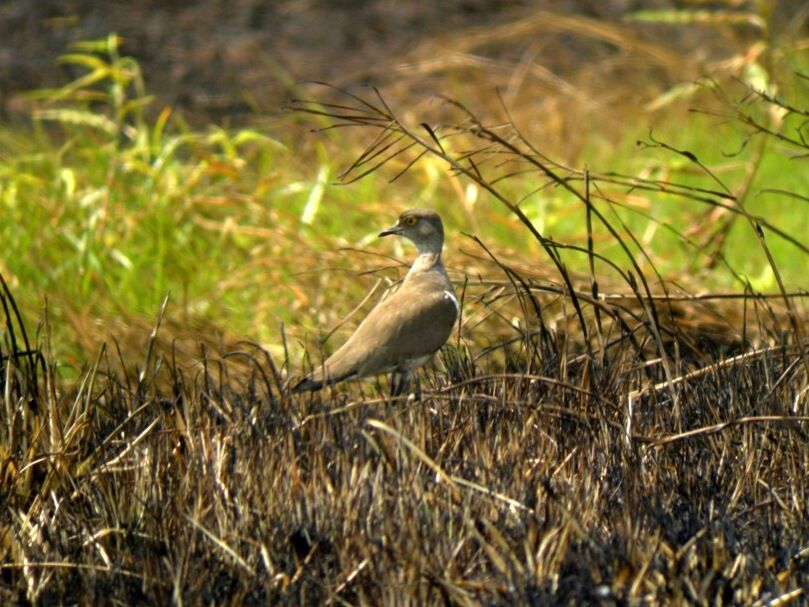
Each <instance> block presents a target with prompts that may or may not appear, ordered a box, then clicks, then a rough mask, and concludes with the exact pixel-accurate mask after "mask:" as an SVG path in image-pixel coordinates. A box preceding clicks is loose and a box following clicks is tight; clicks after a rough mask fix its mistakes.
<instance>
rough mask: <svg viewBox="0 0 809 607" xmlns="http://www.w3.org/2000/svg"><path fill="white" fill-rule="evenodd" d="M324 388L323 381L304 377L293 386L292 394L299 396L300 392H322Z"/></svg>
mask: <svg viewBox="0 0 809 607" xmlns="http://www.w3.org/2000/svg"><path fill="white" fill-rule="evenodd" d="M322 387H323V382H322V381H320V380H318V379H312V378H311V377H304V378H303V379H302V380H300V381H299V382H298V383H297V384H295V385H294V386H292V393H293V394H298V393H300V392H314V391H315V390H320V389H321V388H322Z"/></svg>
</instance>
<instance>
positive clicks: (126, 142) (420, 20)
mask: <svg viewBox="0 0 809 607" xmlns="http://www.w3.org/2000/svg"><path fill="white" fill-rule="evenodd" d="M806 19H807V11H806V6H805V5H804V4H803V3H799V2H730V1H728V2H716V3H712V4H711V5H710V7H708V6H707V5H705V4H704V3H699V2H695V3H688V2H685V3H674V2H642V1H639V2H626V1H617V0H616V1H613V2H603V3H592V2H585V1H580V2H576V1H570V2H537V1H534V2H531V1H527V0H526V1H523V2H503V1H494V0H467V1H460V0H457V1H452V2H446V3H441V7H440V8H439V7H438V6H437V4H436V3H433V2H426V1H423V2H409V3H393V2H385V1H383V0H378V1H367V2H352V1H343V2H325V1H324V2H319V1H315V0H312V1H310V2H304V1H294V0H286V1H280V2H258V1H248V0H241V1H239V2H234V3H228V4H227V5H224V4H222V3H218V2H209V1H203V2H197V3H193V6H189V5H187V4H186V3H180V2H169V1H163V2H159V1H154V2H145V3H139V4H137V5H135V4H132V5H129V3H115V4H108V3H101V2H91V1H75V2H69V3H65V2H36V3H29V2H26V1H23V0H11V1H7V2H5V3H4V4H3V5H2V6H0V39H2V40H3V41H4V42H3V43H2V47H1V48H0V91H1V92H0V118H1V119H2V121H1V122H0V213H2V222H0V242H2V250H3V255H2V256H0V274H2V276H3V277H4V278H5V280H6V282H7V283H8V285H9V288H10V289H11V292H12V293H13V294H14V296H15V298H16V300H17V302H18V304H19V305H20V307H21V308H22V310H23V313H24V316H25V317H26V319H27V320H28V322H29V324H30V325H31V326H32V327H33V326H36V323H37V322H39V323H40V324H39V334H40V340H41V339H43V336H44V325H43V324H42V323H43V320H44V319H45V309H46V308H47V317H48V319H49V322H50V324H51V326H52V337H51V347H52V348H53V350H54V352H55V354H56V356H57V358H58V359H59V360H61V361H63V362H64V363H65V364H66V366H65V369H64V372H65V373H66V374H68V375H70V374H71V373H72V372H74V371H75V369H77V368H79V367H80V366H81V365H82V364H83V363H84V361H86V360H88V359H92V358H93V357H94V356H95V354H96V352H97V351H98V349H99V347H100V344H101V343H103V342H107V343H109V342H110V341H115V342H117V343H118V345H119V347H120V350H121V352H122V353H123V358H124V359H125V364H129V363H130V362H132V361H135V360H137V359H138V357H139V356H140V354H139V352H140V351H141V348H142V345H143V344H144V343H145V341H146V339H147V336H148V329H149V327H150V326H151V324H152V322H153V318H154V315H155V314H156V312H157V310H158V308H159V306H160V302H161V301H162V299H163V297H164V296H165V295H166V294H167V293H168V294H170V304H169V307H168V316H167V320H166V325H165V327H164V331H166V334H167V336H168V337H167V339H169V341H173V342H174V343H175V344H176V347H177V350H178V351H179V352H181V353H182V352H187V353H189V354H190V355H193V354H194V353H195V352H196V351H197V345H196V344H197V343H198V342H200V341H202V342H207V343H210V344H213V345H214V347H218V348H221V349H227V348H228V347H231V346H232V345H233V344H236V343H237V342H238V341H239V340H249V341H255V342H258V343H260V344H262V345H263V346H265V347H267V348H268V349H269V350H270V351H271V352H272V353H274V354H278V355H284V354H285V350H284V347H283V345H282V335H283V336H285V337H286V339H287V340H288V347H290V348H292V360H293V364H298V363H299V361H300V357H301V350H302V346H303V345H309V346H311V345H313V344H316V343H317V341H316V338H317V337H318V336H320V335H323V334H325V333H327V332H329V331H330V330H331V329H332V328H334V327H335V326H337V325H338V323H339V322H340V321H341V320H342V319H343V318H344V317H345V316H346V315H347V314H348V313H349V312H350V311H351V310H352V309H353V308H354V306H355V305H356V304H357V303H358V302H359V301H361V300H362V297H363V296H364V294H365V293H367V291H368V290H370V289H371V288H372V287H373V286H374V285H375V283H376V282H377V280H379V276H384V277H386V278H387V279H393V278H395V277H396V275H397V272H401V268H398V269H391V267H392V266H393V265H394V264H393V262H392V261H391V259H390V256H395V257H396V258H398V259H400V260H402V261H403V262H406V261H407V259H408V258H409V255H410V251H408V250H407V249H406V248H401V247H400V245H396V244H392V243H390V242H378V241H376V240H375V238H374V236H375V234H376V233H377V232H378V231H379V229H380V228H381V227H384V226H387V225H389V224H391V223H393V222H394V221H395V218H396V216H397V215H398V213H399V212H400V211H401V210H403V209H404V208H407V207H411V206H430V207H433V208H436V209H438V210H439V211H441V212H442V214H443V215H444V219H445V224H446V226H447V232H448V237H449V241H448V245H447V249H446V254H445V255H446V259H447V265H448V267H449V269H450V271H451V273H452V275H453V277H454V278H456V279H457V280H458V281H459V283H462V282H463V280H464V277H477V276H490V277H494V276H496V277H498V278H500V276H497V275H496V270H495V269H494V268H493V267H492V266H491V265H490V264H488V265H487V264H486V263H484V262H483V261H481V260H480V259H479V258H480V257H481V251H480V250H479V249H477V248H476V246H475V245H474V243H473V242H472V241H471V240H470V239H468V238H467V237H465V236H463V234H462V233H471V234H474V235H476V236H478V237H479V238H480V239H481V240H482V241H483V242H485V243H486V245H487V246H488V247H490V248H491V249H492V250H493V251H495V252H497V254H498V255H500V256H502V258H503V259H508V260H512V261H513V262H514V263H516V264H522V265H524V266H527V267H532V268H537V269H538V271H540V272H541V269H542V268H544V267H545V266H549V265H550V264H548V261H547V259H546V258H545V257H544V254H543V252H542V251H541V250H540V249H539V247H538V246H537V245H536V243H534V242H533V241H532V239H531V237H530V234H528V232H527V231H526V230H525V229H524V228H523V227H521V226H520V225H519V224H518V223H517V222H516V220H515V219H514V218H513V217H512V216H510V215H509V213H508V211H507V210H506V209H504V208H503V207H502V206H501V205H500V204H499V203H498V202H497V201H495V200H493V199H492V198H491V197H489V196H488V195H487V194H486V193H484V192H481V191H479V190H478V189H477V188H475V187H474V186H473V185H472V184H470V183H468V182H466V181H465V180H464V179H462V178H459V177H458V176H455V175H453V174H452V173H451V172H450V171H448V170H447V167H446V165H445V164H444V163H442V162H441V161H439V160H437V159H434V158H429V157H427V158H424V159H422V160H421V161H420V162H418V163H417V164H416V165H414V166H413V167H412V168H411V170H410V171H408V172H407V173H406V174H405V175H404V176H402V177H401V178H399V179H397V180H396V181H395V182H393V183H391V182H390V180H391V178H392V177H393V176H394V175H396V173H397V172H398V170H401V169H402V168H404V166H405V164H406V162H405V159H404V158H403V159H401V160H397V161H395V162H394V163H393V165H392V166H390V167H386V168H384V169H382V170H381V171H379V172H377V173H374V174H371V175H369V176H368V177H366V178H364V179H362V180H360V181H358V182H355V183H351V184H341V183H340V179H339V175H340V173H341V171H342V170H343V169H345V168H346V167H347V166H349V165H350V164H351V162H352V161H353V160H354V159H355V158H356V157H357V156H358V155H359V154H361V153H362V151H363V149H364V146H366V145H367V144H368V143H369V140H370V138H371V137H372V133H369V132H364V131H363V130H361V129H359V130H346V129H331V130H317V129H320V128H322V127H325V126H327V125H328V122H327V121H326V120H320V119H317V118H316V117H313V116H311V115H303V114H300V113H296V112H291V111H288V110H286V109H285V106H286V105H287V103H288V102H289V100H291V99H295V98H307V99H316V100H317V99H328V98H330V97H329V95H330V93H329V91H328V90H327V89H324V88H323V87H318V86H313V85H311V84H307V81H310V80H319V81H327V82H329V83H331V84H334V85H336V86H339V87H342V88H344V89H346V90H347V91H350V92H351V93H352V94H356V95H360V96H363V97H367V98H369V99H373V98H374V93H373V91H372V90H371V89H370V88H369V85H373V86H376V87H378V88H379V90H380V91H381V92H382V94H383V95H384V96H385V99H386V100H387V101H388V102H389V103H390V104H391V106H392V107H394V108H395V110H396V111H397V113H398V114H399V115H400V116H401V117H402V118H403V119H404V120H406V121H409V122H411V123H413V124H416V125H417V124H419V123H420V122H429V123H431V124H435V123H437V122H440V121H441V120H442V119H445V118H446V116H447V114H446V107H445V105H444V104H442V102H441V99H440V97H439V96H442V95H443V96H447V97H450V98H452V99H455V100H458V101H460V102H462V103H463V104H465V106H466V107H468V108H469V109H470V110H471V111H473V112H474V113H475V114H476V115H477V116H479V117H481V119H483V120H485V121H486V122H487V123H489V124H494V123H496V122H497V121H502V120H504V119H505V118H506V117H508V118H510V119H512V120H513V121H514V123H515V125H516V126H517V127H518V128H519V130H520V132H521V133H522V134H523V135H525V137H526V138H527V139H529V140H530V141H531V142H532V143H533V144H534V145H535V146H536V147H537V148H538V150H539V151H541V152H542V153H543V154H545V155H546V156H547V157H549V158H552V159H553V160H554V161H557V162H559V163H563V164H565V165H567V166H570V167H572V168H575V169H583V168H585V167H587V168H588V169H589V170H591V171H592V172H593V173H594V174H601V175H606V174H611V173H616V174H622V175H628V176H636V177H642V178H645V179H658V180H661V181H666V182H668V181H671V182H676V183H680V184H688V185H690V186H693V187H697V188H706V189H712V190H716V189H721V188H719V187H718V185H717V181H721V182H722V184H724V186H726V187H727V189H728V191H729V193H732V194H733V195H734V196H737V197H738V198H739V200H740V201H741V202H742V203H743V204H744V207H745V209H746V210H747V211H748V212H749V213H751V214H754V215H760V216H761V217H763V218H766V219H767V221H769V222H770V223H771V224H772V225H773V226H775V227H777V228H779V229H782V230H783V231H784V232H786V233H787V234H789V235H791V236H792V238H793V239H794V240H795V241H798V242H803V243H804V244H805V243H806V241H807V238H806V236H807V234H809V204H807V196H809V171H807V169H806V152H807V149H806V145H805V144H804V143H803V141H805V140H802V137H803V135H805V134H806V129H805V128H804V125H803V122H802V120H803V117H802V116H800V112H796V113H795V115H788V114H787V113H785V112H783V111H781V110H779V108H778V107H776V106H774V105H772V104H769V105H768V104H766V103H760V101H761V100H760V99H759V103H753V102H752V100H751V90H757V91H763V92H765V93H766V94H768V95H773V96H777V97H778V98H779V99H783V100H784V101H785V102H786V103H788V104H789V105H790V106H792V107H794V108H796V109H798V110H802V111H803V112H806V111H809V94H807V88H808V85H807V82H809V81H807V80H806V74H809V62H808V61H807V48H809V43H808V42H807V41H808V40H809V39H808V38H807V26H806ZM695 109H698V110H700V111H698V112H695V111H693V110H695ZM752 123H755V125H758V126H757V127H756V126H754V125H752ZM762 128H765V129H767V130H768V131H770V132H771V135H770V136H766V137H765V136H763V135H762V131H761V129H762ZM639 142H640V144H639ZM654 142H664V143H665V146H660V145H655V144H654ZM459 145H460V144H459ZM675 150H681V151H685V150H687V151H688V152H689V153H690V154H692V155H694V156H695V157H696V158H697V159H698V160H699V162H700V163H701V164H702V165H704V167H706V168H707V169H708V170H709V171H710V172H708V171H702V170H698V165H696V164H695V163H694V162H693V160H691V159H689V158H688V157H687V156H685V155H683V154H678V153H676V151H675ZM712 176H713V177H712ZM537 186H538V184H537V176H536V174H526V175H524V176H519V175H518V176H514V177H512V178H510V179H509V180H508V181H507V182H506V183H504V184H503V185H502V188H503V190H504V191H505V192H507V193H508V194H509V195H510V196H511V197H512V199H514V200H519V201H521V203H520V204H521V208H522V210H523V211H524V212H525V213H526V215H528V216H529V217H530V218H531V220H532V221H533V222H534V224H535V225H536V226H537V227H538V228H539V229H540V231H542V232H543V234H546V235H548V236H552V237H553V238H554V239H556V240H557V241H561V242H565V243H570V244H575V245H579V246H584V245H585V243H586V230H585V223H584V213H583V209H582V208H581V206H580V205H576V204H575V203H574V201H573V200H571V199H570V197H569V196H566V195H565V193H563V192H561V191H559V190H549V189H544V190H540V191H537ZM616 192H620V194H616ZM616 195H620V197H621V201H622V207H621V208H619V207H617V206H616V205H611V206H609V212H610V213H615V214H616V216H617V217H620V219H621V221H623V222H624V223H625V228H626V230H627V232H631V233H632V234H633V235H634V237H635V238H636V239H637V241H638V243H639V246H640V247H642V248H643V251H645V253H646V255H647V256H648V258H649V259H650V260H651V262H653V263H654V265H655V267H656V268H657V269H658V270H659V271H660V272H661V273H662V274H663V275H664V276H665V277H666V278H667V279H669V280H671V281H673V282H676V283H677V284H680V285H682V286H683V288H685V289H686V290H688V291H690V292H705V291H721V292H725V291H741V290H743V289H744V286H745V285H744V281H745V280H746V281H749V284H750V285H751V286H752V287H753V288H754V289H756V290H759V291H763V292H777V284H776V280H775V275H774V272H773V270H772V268H771V265H770V264H769V263H768V262H767V259H766V255H765V254H764V252H763V250H762V249H761V247H760V246H759V244H758V241H757V239H756V236H755V233H754V231H753V229H752V228H751V226H750V224H749V223H748V222H746V221H744V220H743V219H742V218H740V217H738V216H737V215H733V214H732V213H729V212H727V211H726V210H722V209H716V208H710V207H707V206H705V205H704V204H699V203H697V202H694V201H684V200H683V199H681V198H676V197H673V196H665V195H660V194H659V193H657V194H650V193H645V192H643V191H641V190H632V189H627V188H617V189H616V190H615V192H613V196H616ZM767 238H768V240H767V242H768V245H769V246H770V247H771V250H772V255H773V258H774V262H775V265H776V267H777V268H778V270H779V272H780V273H781V276H782V278H783V280H784V282H785V286H786V287H787V289H788V290H794V289H805V288H806V286H807V283H806V267H807V256H806V254H805V252H804V251H802V250H801V249H800V247H797V246H795V244H794V243H790V242H789V241H788V240H786V239H783V238H780V237H777V236H774V235H773V234H772V233H771V232H770V233H768V234H767ZM596 248H597V250H598V251H599V252H601V253H603V254H605V255H607V256H609V257H615V258H616V259H618V260H620V256H621V253H620V252H619V251H618V250H617V247H616V246H615V245H614V243H612V242H611V241H610V239H609V237H608V236H607V235H606V234H598V233H597V234H596ZM638 257H639V259H640V258H641V257H642V256H641V255H640V254H639V255H638ZM722 258H725V259H726V260H727V263H728V264H729V266H730V268H729V267H728V265H725V264H723V263H720V262H719V261H718V260H721V259H722ZM566 261H567V262H568V263H569V264H570V267H571V268H572V269H573V270H574V271H576V270H581V271H585V269H586V262H587V260H586V257H584V256H581V255H578V256H577V255H575V254H571V255H570V257H569V258H566ZM619 263H621V264H622V265H623V266H624V267H626V266H627V263H626V262H625V261H623V262H620V261H619ZM379 268H388V270H387V271H386V272H383V274H381V275H375V274H372V273H369V272H371V271H373V270H377V269H379ZM600 270H601V271H603V275H600V276H599V281H600V282H601V283H602V289H605V288H606V290H609V286H610V284H611V283H610V281H611V280H615V276H613V275H611V274H610V271H609V269H608V268H607V267H606V266H605V267H604V268H600ZM731 270H732V271H731ZM548 272H549V274H548V280H549V281H554V280H556V281H558V277H557V278H554V277H553V275H552V273H551V272H550V268H548ZM624 286H625V285H624ZM582 287H583V288H585V289H586V288H587V287H586V283H584V284H583V285H582ZM615 289H616V290H620V289H621V285H620V284H618V283H615ZM623 290H624V291H625V290H626V289H625V288H624V289H623ZM350 326H351V322H349V323H347V325H346V327H344V328H341V329H340V331H350ZM337 341H339V339H337ZM130 353H131V355H132V360H130V359H129V356H130Z"/></svg>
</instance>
